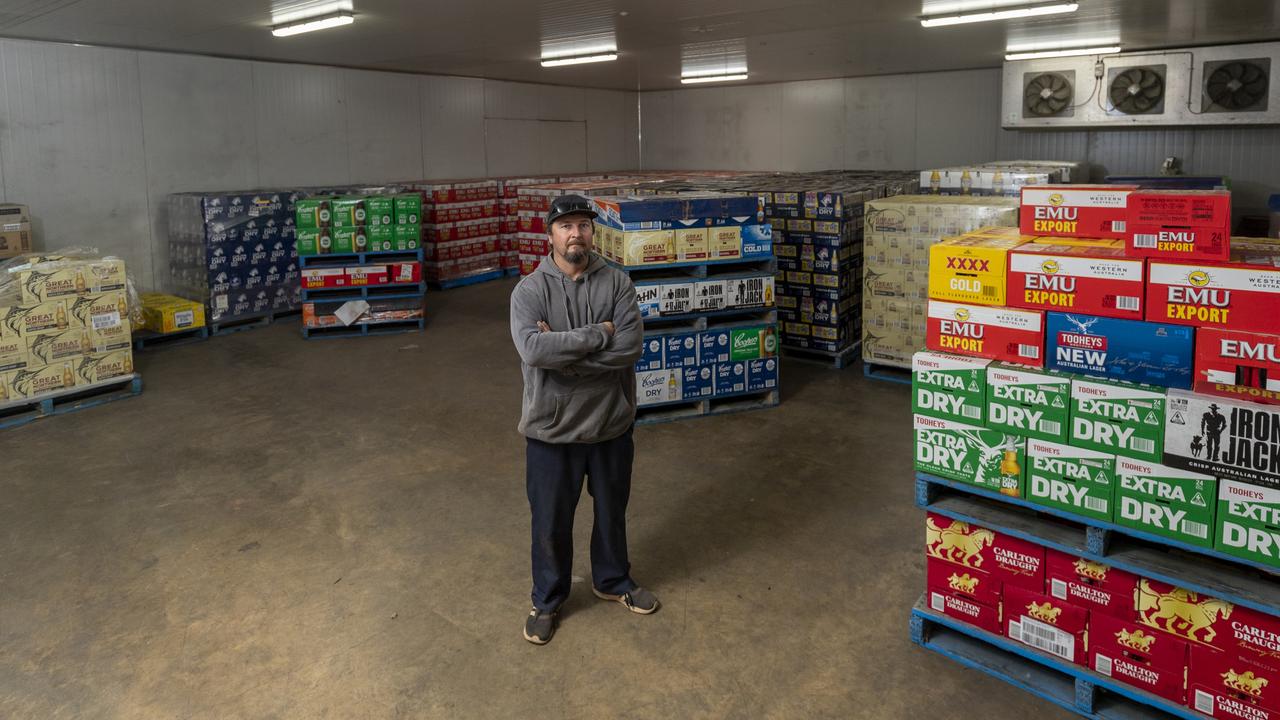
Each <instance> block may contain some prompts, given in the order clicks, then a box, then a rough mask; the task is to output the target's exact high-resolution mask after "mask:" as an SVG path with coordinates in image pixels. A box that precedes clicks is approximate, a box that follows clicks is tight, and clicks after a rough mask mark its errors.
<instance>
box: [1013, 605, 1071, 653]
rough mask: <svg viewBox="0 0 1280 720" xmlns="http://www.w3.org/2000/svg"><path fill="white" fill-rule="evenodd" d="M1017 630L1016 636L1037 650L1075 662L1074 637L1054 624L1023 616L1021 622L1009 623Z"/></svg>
mask: <svg viewBox="0 0 1280 720" xmlns="http://www.w3.org/2000/svg"><path fill="white" fill-rule="evenodd" d="M1009 628H1010V629H1011V630H1014V631H1016V633H1015V638H1016V639H1018V640H1021V641H1022V642H1023V643H1026V644H1027V645H1030V646H1031V647H1033V648H1035V649H1037V650H1043V651H1045V652H1047V653H1049V654H1050V655H1057V656H1058V657H1060V658H1062V659H1063V660H1066V661H1067V662H1075V651H1076V646H1075V643H1074V642H1073V641H1072V637H1071V636H1070V635H1068V634H1067V633H1065V632H1063V631H1061V630H1059V629H1058V628H1056V627H1053V626H1052V625H1048V624H1045V623H1042V622H1040V621H1039V620H1035V619H1033V618H1029V617H1027V616H1025V615H1024V616H1023V617H1022V618H1021V622H1011V623H1009Z"/></svg>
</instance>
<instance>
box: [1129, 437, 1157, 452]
mask: <svg viewBox="0 0 1280 720" xmlns="http://www.w3.org/2000/svg"><path fill="white" fill-rule="evenodd" d="M1129 446H1130V447H1131V448H1133V449H1134V450H1137V451H1138V452H1142V453H1153V452H1155V451H1156V443H1155V441H1154V440H1148V439H1146V438H1130V442H1129Z"/></svg>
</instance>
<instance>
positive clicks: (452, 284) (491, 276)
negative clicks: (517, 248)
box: [427, 270, 505, 290]
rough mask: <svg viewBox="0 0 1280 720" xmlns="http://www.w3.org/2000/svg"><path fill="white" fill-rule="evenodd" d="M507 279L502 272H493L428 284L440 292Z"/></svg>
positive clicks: (429, 282)
mask: <svg viewBox="0 0 1280 720" xmlns="http://www.w3.org/2000/svg"><path fill="white" fill-rule="evenodd" d="M501 277H505V272H504V271H502V270H491V271H489V272H487V273H484V274H482V275H472V276H471V277H464V278H457V279H455V280H443V281H440V282H434V281H428V282H427V284H428V285H430V286H431V287H433V288H436V289H438V290H452V289H454V288H460V287H466V286H467V285H475V284H478V283H483V282H489V281H490V280H497V279H498V278H501Z"/></svg>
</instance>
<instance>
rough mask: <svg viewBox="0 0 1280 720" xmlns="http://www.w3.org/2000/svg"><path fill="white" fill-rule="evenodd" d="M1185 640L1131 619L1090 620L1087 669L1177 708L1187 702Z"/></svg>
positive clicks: (1100, 617) (1105, 617)
mask: <svg viewBox="0 0 1280 720" xmlns="http://www.w3.org/2000/svg"><path fill="white" fill-rule="evenodd" d="M1188 652H1189V646H1188V645H1187V642H1186V641H1185V640H1182V639H1181V638H1178V637H1175V636H1173V635H1170V634H1168V633H1164V632H1160V631H1159V630H1153V629H1151V628H1149V627H1144V626H1142V625H1141V624H1139V623H1137V622H1135V621H1134V620H1133V619H1132V618H1130V619H1127V620H1125V619H1119V618H1113V617H1110V616H1108V615H1103V614H1100V613H1094V614H1092V615H1090V616H1089V667H1090V668H1092V669H1093V671H1094V672H1096V673H1098V674H1100V675H1105V676H1107V677H1109V678H1112V679H1114V680H1119V681H1120V682H1122V683H1125V684H1126V685H1132V686H1134V687H1136V688H1140V689H1142V690H1146V691H1147V692H1149V693H1152V694H1154V695H1157V696H1159V697H1162V698H1164V699H1165V700H1168V701H1170V702H1174V703H1177V704H1179V705H1185V704H1186V702H1187V690H1186V671H1187V659H1188V658H1187V653H1188Z"/></svg>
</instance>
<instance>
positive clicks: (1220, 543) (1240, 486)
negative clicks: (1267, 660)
mask: <svg viewBox="0 0 1280 720" xmlns="http://www.w3.org/2000/svg"><path fill="white" fill-rule="evenodd" d="M1213 546H1214V548H1216V549H1217V550H1218V551H1220V552H1224V553H1227V554H1228V555H1235V556H1236V557H1241V558H1244V559H1246V560H1252V561H1254V562H1258V563H1263V564H1265V565H1271V566H1273V567H1276V568H1280V490H1277V489H1275V488H1265V487H1259V486H1257V485H1247V484H1245V483H1241V482H1236V481H1235V480H1223V481H1221V484H1220V485H1219V486H1218V533H1217V541H1216V542H1215V543H1214V545H1213ZM1273 641H1274V647H1272V648H1271V651H1272V652H1274V653H1275V654H1276V657H1278V658H1280V635H1275V636H1273Z"/></svg>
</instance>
